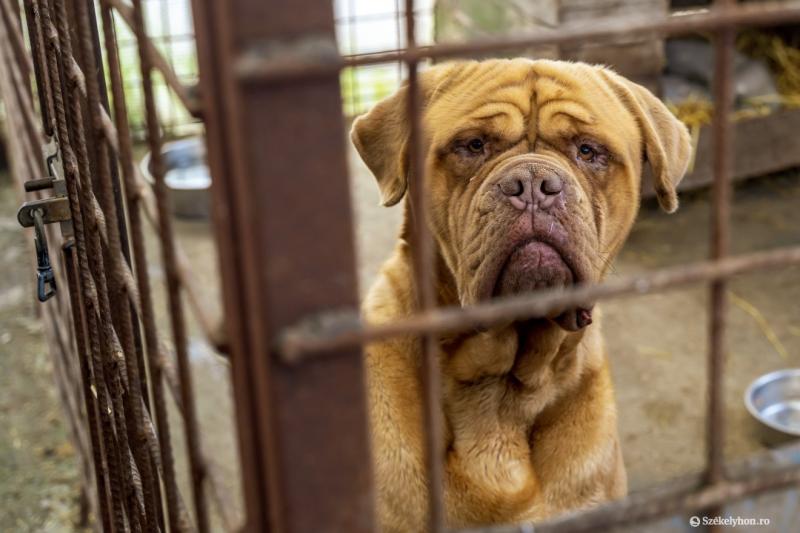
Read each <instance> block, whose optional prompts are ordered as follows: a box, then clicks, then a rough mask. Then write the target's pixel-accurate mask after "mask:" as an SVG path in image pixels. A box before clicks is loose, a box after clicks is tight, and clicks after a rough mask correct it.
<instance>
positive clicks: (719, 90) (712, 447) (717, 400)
mask: <svg viewBox="0 0 800 533" xmlns="http://www.w3.org/2000/svg"><path fill="white" fill-rule="evenodd" d="M734 4H735V1H733V2H732V1H730V0H716V2H715V4H714V6H715V7H717V6H718V7H719V8H724V9H728V8H729V7H730V6H731V5H734ZM735 38H736V32H735V30H734V29H732V28H723V29H721V30H720V31H719V32H717V34H716V35H715V37H714V52H715V54H714V57H715V60H714V62H715V65H714V87H713V90H714V119H713V124H712V128H713V133H714V146H713V150H714V152H713V158H714V183H713V186H712V197H711V211H712V219H711V243H710V245H711V258H712V259H713V260H720V259H723V258H724V257H725V256H726V255H727V254H728V249H729V247H730V245H729V243H730V202H731V184H730V174H731V169H730V167H731V146H732V132H733V130H732V128H731V112H732V111H733V50H734V45H735ZM726 292H727V282H726V279H725V278H724V277H723V278H718V279H716V280H713V281H712V282H711V285H710V306H711V307H710V310H709V320H710V323H709V353H708V420H707V426H706V429H707V435H706V447H707V449H706V453H707V461H708V462H707V482H708V483H709V484H713V483H718V482H720V481H721V480H722V479H724V477H725V466H724V456H723V454H724V449H723V448H724V442H725V405H724V401H725V400H724V393H723V370H724V360H725V351H726V349H725V312H726V301H727V298H726Z"/></svg>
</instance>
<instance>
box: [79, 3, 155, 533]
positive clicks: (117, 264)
mask: <svg viewBox="0 0 800 533" xmlns="http://www.w3.org/2000/svg"><path fill="white" fill-rule="evenodd" d="M90 2H91V3H92V5H93V2H92V0H74V10H75V18H76V22H77V29H78V32H77V33H78V45H79V46H80V48H81V49H82V52H83V53H82V56H83V62H84V65H85V72H87V75H86V77H85V80H84V81H85V84H86V96H87V103H88V108H89V110H88V114H89V117H90V118H91V120H92V127H93V130H94V131H93V133H94V135H93V136H94V137H95V138H102V135H103V133H102V132H103V126H102V116H101V109H103V105H102V99H101V95H100V84H99V81H98V75H102V73H103V70H102V65H99V64H98V63H97V61H96V59H97V54H96V51H95V48H94V46H93V43H94V42H95V41H94V39H93V32H92V26H93V19H94V17H93V16H90V13H89V3H90ZM86 133H87V134H88V132H86ZM94 148H95V154H96V161H95V163H96V165H97V171H98V173H97V176H95V179H94V184H95V186H96V187H97V189H98V193H99V201H100V205H101V206H102V209H103V213H104V216H105V219H106V234H107V237H108V253H107V254H105V262H104V265H105V264H106V263H107V266H108V269H109V276H108V277H109V283H108V285H109V289H110V290H111V294H110V297H109V300H110V303H111V302H113V303H111V305H110V306H109V308H108V310H109V311H110V312H111V314H110V315H107V316H108V317H109V318H112V317H113V318H114V319H116V320H114V324H115V325H116V329H117V331H118V334H119V339H120V343H121V345H122V350H123V353H124V356H125V367H126V372H127V377H128V390H127V394H125V395H124V396H123V405H124V407H125V411H126V417H125V418H126V430H127V432H128V442H129V443H130V444H131V451H132V452H133V455H134V458H135V460H136V465H137V467H138V470H139V475H140V476H141V482H142V492H143V497H144V509H145V513H144V520H145V523H144V524H142V525H143V527H146V530H147V531H156V530H157V529H159V528H163V524H159V522H158V514H159V513H158V508H159V506H160V501H159V498H158V494H159V492H160V491H159V490H158V488H157V479H156V475H155V472H154V468H153V465H152V464H151V461H150V455H149V451H148V449H147V444H146V436H145V433H144V432H145V429H144V416H145V415H144V410H143V405H144V403H143V395H142V389H143V387H142V380H143V379H144V378H145V376H142V375H140V373H139V371H140V369H141V368H143V365H142V364H140V361H139V357H140V356H141V353H140V352H139V351H138V350H137V349H136V342H135V338H134V326H138V322H136V323H134V322H133V317H132V316H131V308H130V304H129V302H130V295H129V294H128V291H127V288H126V285H125V283H124V282H123V278H124V276H125V269H126V268H127V265H126V264H125V263H124V262H123V258H122V255H121V253H120V252H122V251H123V244H122V239H121V236H120V225H119V218H123V217H124V215H123V213H119V212H118V211H117V199H116V198H115V196H116V195H115V194H114V184H113V181H114V174H115V173H114V172H113V171H112V159H111V157H110V156H109V147H108V142H107V141H106V142H98V143H97V144H96V146H95V147H94ZM122 229H123V230H124V229H125V226H124V225H122ZM101 286H102V285H101ZM101 286H100V287H98V290H102V288H101ZM103 307H104V304H103V296H102V295H101V308H103Z"/></svg>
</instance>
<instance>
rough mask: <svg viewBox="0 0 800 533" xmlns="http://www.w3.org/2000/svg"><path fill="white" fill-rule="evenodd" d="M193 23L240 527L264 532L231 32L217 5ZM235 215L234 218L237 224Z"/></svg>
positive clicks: (199, 6)
mask: <svg viewBox="0 0 800 533" xmlns="http://www.w3.org/2000/svg"><path fill="white" fill-rule="evenodd" d="M192 5H193V9H192V15H193V18H194V28H195V35H196V43H197V55H198V74H199V81H200V86H201V91H200V93H201V96H202V99H203V102H202V107H203V111H204V119H205V122H206V150H207V159H208V164H209V167H210V170H211V175H212V176H213V177H214V179H213V180H212V182H211V191H212V194H211V198H212V204H211V205H212V215H213V218H214V224H212V226H213V229H214V234H215V240H216V245H217V248H218V257H220V258H227V260H221V261H220V273H221V277H222V283H223V286H224V290H223V291H222V296H223V303H224V311H225V331H226V334H227V343H228V346H229V352H228V353H229V354H230V355H231V381H232V383H233V398H234V402H235V405H236V408H235V409H234V412H235V416H236V425H237V431H238V439H237V443H238V446H239V457H240V458H241V463H242V468H241V469H240V470H241V472H242V492H243V495H244V502H243V503H244V510H245V523H244V524H243V528H242V530H243V531H247V532H256V531H259V532H260V531H268V530H269V521H268V518H267V516H268V513H269V512H270V509H269V508H268V507H267V505H266V504H265V502H266V496H265V495H266V493H267V490H266V485H267V476H266V475H264V472H265V471H266V465H265V456H266V455H267V453H266V451H267V450H269V449H270V448H269V447H268V446H267V444H266V441H267V436H266V435H264V434H263V432H264V430H265V428H266V424H264V423H262V421H263V420H266V418H267V417H266V413H267V412H268V405H269V402H268V399H267V398H268V396H269V391H268V390H267V389H266V387H264V386H257V383H256V380H255V376H256V375H257V374H258V371H257V368H258V366H259V363H260V364H261V366H266V364H267V362H266V361H263V360H260V358H256V357H247V356H243V355H242V354H256V353H263V352H264V351H265V350H266V347H265V346H263V345H259V344H258V343H259V341H260V339H259V336H258V335H255V334H254V333H253V332H251V331H250V330H249V329H248V328H251V327H252V325H251V324H249V323H248V322H249V321H248V318H249V319H250V320H253V321H255V319H256V317H255V316H254V315H255V313H254V312H253V306H252V304H251V303H250V302H249V300H252V299H254V298H256V297H255V295H254V294H253V292H252V291H249V290H247V289H246V287H253V286H255V285H256V283H257V278H258V276H259V272H256V271H254V269H252V268H246V263H245V262H244V261H243V260H242V259H243V258H245V257H248V256H249V255H251V254H252V253H253V250H252V247H251V246H244V243H245V242H252V225H250V224H244V225H241V224H242V219H243V218H244V219H248V220H251V218H250V216H249V215H250V213H249V212H248V211H247V209H248V206H247V204H245V203H243V202H241V200H240V198H239V197H238V196H237V191H236V189H235V187H234V182H233V180H232V179H230V176H232V175H234V174H240V173H242V172H244V170H243V169H242V168H241V165H242V163H241V158H237V157H235V156H234V153H233V149H235V148H236V147H237V146H239V143H238V142H237V143H234V144H231V143H230V140H231V139H234V140H235V141H238V140H239V136H240V132H238V131H237V130H236V129H235V127H234V126H235V125H234V124H232V122H233V121H232V120H231V118H230V117H231V116H233V115H234V114H235V113H236V102H235V101H232V98H231V94H232V92H233V83H232V80H231V79H230V78H229V77H226V76H225V74H224V72H225V65H226V61H228V60H227V59H226V58H228V57H230V56H231V55H232V53H231V51H230V46H231V43H230V36H229V33H230V31H232V27H231V25H230V24H229V23H228V20H227V18H226V17H227V14H226V13H225V10H224V8H223V5H222V4H219V3H216V2H212V1H207V0H193V1H192ZM235 215H239V216H235Z"/></svg>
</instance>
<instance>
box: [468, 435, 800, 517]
mask: <svg viewBox="0 0 800 533" xmlns="http://www.w3.org/2000/svg"><path fill="white" fill-rule="evenodd" d="M785 450H786V451H787V452H788V453H791V450H794V453H795V454H796V453H797V452H798V449H797V445H791V446H789V447H787V448H785ZM773 453H775V452H770V453H764V454H759V455H756V456H755V457H754V458H750V459H748V460H747V462H746V463H745V464H742V465H739V468H738V472H736V473H735V474H734V475H733V476H732V477H731V478H730V479H728V480H725V481H720V482H718V483H715V484H713V485H703V484H702V477H701V476H699V475H698V476H692V477H689V478H680V479H677V480H674V481H671V482H666V483H665V484H662V485H657V486H655V487H653V488H650V489H645V490H643V491H641V492H637V493H633V494H631V495H630V496H628V497H627V498H625V499H624V500H620V501H616V502H611V503H608V504H605V505H602V506H600V507H597V508H595V509H592V510H589V511H583V512H573V513H569V514H567V515H565V516H562V517H559V518H556V519H554V520H550V521H547V522H543V523H540V524H535V525H534V526H533V527H531V526H530V525H523V526H519V525H518V526H499V527H486V528H477V529H462V530H459V533H527V532H530V531H535V532H536V533H565V532H570V533H579V532H591V531H606V530H609V529H611V528H612V527H624V526H631V525H638V526H639V528H641V527H642V522H646V521H652V520H657V519H659V518H667V517H670V516H674V515H676V514H679V513H700V512H702V511H703V510H705V509H708V508H710V507H717V506H720V505H725V504H729V503H732V502H735V501H738V500H742V499H744V498H747V497H751V496H755V495H757V494H762V493H764V492H769V491H776V490H781V489H786V488H790V487H797V486H798V485H800V465H798V464H792V465H789V466H787V465H779V464H774V463H772V461H773V457H774V456H773ZM764 463H767V466H764ZM770 463H772V464H770ZM453 533H455V532H453Z"/></svg>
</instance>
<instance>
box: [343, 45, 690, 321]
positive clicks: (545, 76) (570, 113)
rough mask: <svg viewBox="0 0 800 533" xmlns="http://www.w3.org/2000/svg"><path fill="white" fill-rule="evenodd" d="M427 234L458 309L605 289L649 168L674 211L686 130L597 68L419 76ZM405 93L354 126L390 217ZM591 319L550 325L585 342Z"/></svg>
mask: <svg viewBox="0 0 800 533" xmlns="http://www.w3.org/2000/svg"><path fill="white" fill-rule="evenodd" d="M420 91H421V95H422V101H423V102H424V111H423V130H424V144H423V146H424V147H425V150H426V173H425V175H426V182H425V184H424V187H425V188H426V194H427V195H428V198H429V206H430V222H431V230H432V232H433V234H434V236H435V240H436V243H437V245H438V251H439V253H440V255H441V257H442V259H443V260H444V263H445V264H446V265H447V268H448V270H449V271H450V273H451V274H452V278H453V280H454V282H455V285H456V292H457V294H458V298H459V299H460V301H461V303H462V305H468V304H473V303H476V302H478V301H481V300H484V299H487V298H490V297H492V296H498V295H510V294H518V293H522V292H527V291H532V290H536V289H540V288H547V287H564V286H568V285H572V284H577V283H585V282H597V281H599V280H601V279H602V278H603V276H604V275H605V273H606V271H607V269H608V266H609V264H610V262H611V260H612V258H613V257H614V256H615V255H616V253H617V252H618V251H619V249H620V247H621V246H622V243H623V242H624V240H625V238H626V237H627V235H628V232H629V231H630V228H631V225H632V224H633V221H634V218H635V216H636V212H637V209H638V205H639V195H640V186H641V185H640V184H641V174H642V168H643V163H644V161H649V162H650V164H651V166H652V170H653V177H654V183H655V187H656V193H657V195H658V199H659V202H660V203H661V206H662V207H663V208H664V209H665V210H667V211H670V212H671V211H674V210H675V209H676V208H677V196H676V193H675V186H676V185H677V183H678V181H679V180H680V179H681V178H682V176H683V174H684V172H685V170H686V167H687V164H688V160H689V154H690V141H689V135H688V133H687V131H686V128H685V127H684V126H683V124H681V123H680V122H679V121H678V120H677V119H675V118H674V117H673V116H672V115H671V114H670V113H669V111H668V110H667V109H666V107H665V106H664V105H663V104H662V103H661V102H660V101H659V100H658V99H656V98H655V97H654V96H653V95H651V94H650V93H649V92H648V91H647V90H646V89H644V88H642V87H640V86H638V85H636V84H633V83H631V82H629V81H627V80H625V79H624V78H622V77H620V76H618V75H616V74H615V73H613V72H611V71H609V70H608V69H605V68H602V67H595V66H589V65H585V64H580V63H565V62H553V61H529V60H524V59H516V60H491V61H484V62H463V63H447V64H442V65H438V66H436V67H433V68H431V69H429V70H427V71H425V72H423V73H422V75H421V76H420ZM406 102H407V89H406V88H402V89H401V90H400V91H398V92H397V93H396V94H395V95H394V96H391V97H389V98H387V99H386V100H384V101H382V102H380V103H379V104H378V105H377V106H375V108H373V109H372V110H371V111H370V112H369V113H368V114H367V115H365V116H363V117H361V118H359V119H358V120H357V121H356V123H355V125H354V127H353V134H352V138H353V142H354V144H355V146H356V147H357V149H358V151H359V152H360V154H361V156H362V158H363V159H364V161H365V162H366V164H367V166H368V167H369V168H370V170H372V172H373V173H374V174H375V177H376V178H377V180H378V185H379V187H380V189H381V194H382V197H383V202H384V204H385V205H393V204H395V203H397V202H399V201H400V199H401V198H402V197H403V196H404V194H405V191H406V189H407V187H408V183H409V180H413V177H410V176H408V169H409V164H408V144H409V121H408V117H407V113H406V111H407V103H406ZM590 311H591V310H590V308H582V309H575V310H571V311H568V312H565V313H562V314H561V315H559V316H557V317H552V318H554V319H555V320H556V321H557V322H558V323H559V324H560V325H561V326H562V327H564V328H565V329H568V330H577V329H580V328H581V327H583V326H584V325H586V324H588V323H589V322H590V321H591V314H590Z"/></svg>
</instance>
